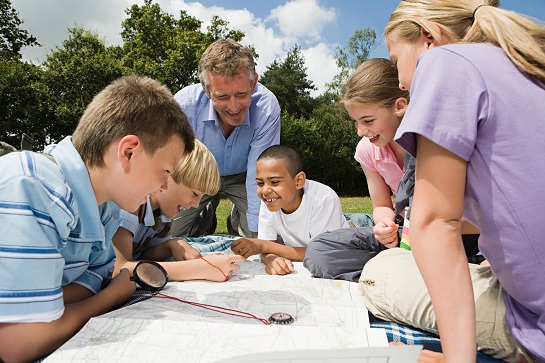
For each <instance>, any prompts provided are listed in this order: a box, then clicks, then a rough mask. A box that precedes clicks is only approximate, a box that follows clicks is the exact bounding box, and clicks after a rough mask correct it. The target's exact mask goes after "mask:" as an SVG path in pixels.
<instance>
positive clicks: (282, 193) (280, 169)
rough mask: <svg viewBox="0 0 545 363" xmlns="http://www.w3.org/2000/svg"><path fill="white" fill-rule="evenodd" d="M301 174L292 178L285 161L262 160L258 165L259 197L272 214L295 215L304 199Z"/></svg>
mask: <svg viewBox="0 0 545 363" xmlns="http://www.w3.org/2000/svg"><path fill="white" fill-rule="evenodd" d="M301 174H302V175H304V173H299V174H297V175H296V176H295V177H292V176H291V175H290V173H289V172H288V169H287V168H286V165H285V162H284V160H277V159H261V160H259V161H258V162H257V164H256V182H257V195H258V196H259V198H260V199H261V200H262V201H263V202H264V203H265V205H266V206H267V208H268V209H269V210H270V211H271V212H276V211H279V210H280V209H282V211H283V212H284V213H286V214H289V213H293V212H294V211H295V210H297V208H299V205H300V204H301V200H302V198H303V197H302V196H303V193H302V188H303V186H304V180H305V179H304V177H303V178H301Z"/></svg>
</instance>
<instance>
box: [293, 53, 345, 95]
mask: <svg viewBox="0 0 545 363" xmlns="http://www.w3.org/2000/svg"><path fill="white" fill-rule="evenodd" d="M301 53H302V54H303V56H304V57H305V65H306V67H307V75H308V79H310V80H312V82H314V85H315V86H316V87H317V88H318V91H313V92H311V96H314V97H315V96H318V95H320V94H322V93H323V92H324V91H325V85H326V83H331V81H332V80H333V77H334V76H335V75H336V74H337V73H339V68H337V64H336V63H335V57H334V52H333V50H332V47H331V45H329V44H325V43H319V44H317V45H316V46H314V47H312V48H308V49H304V50H301Z"/></svg>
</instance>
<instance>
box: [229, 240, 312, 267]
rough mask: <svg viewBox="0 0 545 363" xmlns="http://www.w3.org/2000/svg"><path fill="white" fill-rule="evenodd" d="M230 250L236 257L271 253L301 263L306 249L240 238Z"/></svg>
mask: <svg viewBox="0 0 545 363" xmlns="http://www.w3.org/2000/svg"><path fill="white" fill-rule="evenodd" d="M231 250H233V252H235V253H236V254H238V255H241V256H243V257H244V258H248V257H249V256H252V255H257V254H269V253H272V254H274V255H276V256H280V257H284V258H287V259H288V260H291V261H298V262H301V261H303V259H304V258H305V252H306V251H307V248H306V247H290V246H286V245H283V244H281V243H277V242H274V241H267V240H264V239H258V238H240V239H237V240H235V241H233V243H232V244H231Z"/></svg>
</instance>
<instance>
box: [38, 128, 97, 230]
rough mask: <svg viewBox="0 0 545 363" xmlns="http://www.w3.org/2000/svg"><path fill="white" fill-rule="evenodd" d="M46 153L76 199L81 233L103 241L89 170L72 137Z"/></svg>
mask: <svg viewBox="0 0 545 363" xmlns="http://www.w3.org/2000/svg"><path fill="white" fill-rule="evenodd" d="M48 153H49V154H51V155H52V156H53V157H54V158H55V162H56V163H57V164H58V165H59V167H60V168H61V170H62V171H63V173H64V176H65V178H66V181H67V183H68V185H69V186H70V189H71V190H72V193H73V194H74V197H75V199H76V201H77V206H78V213H79V217H80V228H81V235H82V236H85V238H92V239H96V240H102V241H104V240H105V238H106V237H105V235H104V225H103V224H102V220H101V218H100V213H99V208H98V205H97V200H96V197H95V193H94V191H93V187H92V185H91V179H90V177H89V172H88V171H87V167H86V166H85V163H84V162H83V160H82V159H81V156H80V154H79V153H78V151H77V150H76V148H75V147H74V145H73V144H72V137H71V136H67V137H65V138H64V139H63V140H62V141H61V142H59V143H58V144H57V145H55V146H54V147H52V148H51V149H50V151H49V152H48ZM97 231H101V232H102V233H101V235H97Z"/></svg>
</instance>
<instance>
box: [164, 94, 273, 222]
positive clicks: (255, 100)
mask: <svg viewBox="0 0 545 363" xmlns="http://www.w3.org/2000/svg"><path fill="white" fill-rule="evenodd" d="M174 98H175V99H176V100H177V101H178V103H179V104H180V106H181V107H182V109H183V110H184V112H185V113H186V115H187V117H188V119H189V123H190V124H191V126H192V127H193V130H194V131H195V136H196V138H197V139H199V140H200V141H201V142H202V143H203V144H205V145H206V147H208V149H209V150H210V151H211V152H212V154H213V155H214V157H215V158H216V161H217V163H218V167H219V170H220V175H221V176H227V175H236V174H240V173H244V172H247V174H246V193H247V196H248V212H247V214H246V215H247V217H248V227H249V228H250V230H252V231H254V232H256V231H257V226H258V219H259V205H260V199H259V197H258V196H257V193H256V190H257V184H256V181H255V167H256V162H257V158H258V157H259V155H260V154H261V152H263V150H265V149H266V148H268V147H269V146H272V145H278V144H279V143H280V105H279V104H278V100H277V99H276V96H275V95H274V94H273V93H272V92H271V91H269V90H268V89H267V88H266V87H265V86H263V85H261V84H260V83H257V84H256V87H255V89H254V92H253V93H252V101H251V104H250V109H249V111H248V114H247V115H246V118H245V119H244V122H243V123H242V125H240V126H237V127H235V129H234V130H233V132H232V133H231V135H229V137H228V138H227V139H225V136H224V133H223V129H222V127H221V124H220V121H219V119H218V115H217V113H216V111H215V110H214V104H213V102H212V100H210V99H209V98H208V96H207V95H206V93H205V92H204V89H203V88H202V86H201V85H200V84H194V85H192V86H188V87H185V88H183V89H182V90H180V91H179V92H178V93H176V95H175V96H174Z"/></svg>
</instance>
